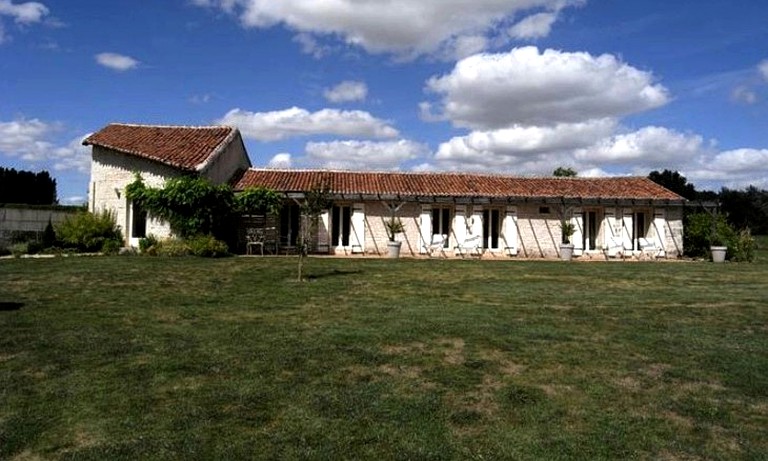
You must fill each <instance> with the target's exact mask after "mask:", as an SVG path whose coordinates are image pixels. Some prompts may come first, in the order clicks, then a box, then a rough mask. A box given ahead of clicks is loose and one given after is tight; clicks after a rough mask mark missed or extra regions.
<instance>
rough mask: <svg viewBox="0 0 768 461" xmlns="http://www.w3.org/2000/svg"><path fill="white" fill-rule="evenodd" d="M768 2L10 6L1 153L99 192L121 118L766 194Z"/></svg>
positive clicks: (338, 155) (465, 167) (1, 39)
mask: <svg viewBox="0 0 768 461" xmlns="http://www.w3.org/2000/svg"><path fill="white" fill-rule="evenodd" d="M766 18H768V2H763V1H758V0H728V1H725V0H710V1H705V2H694V1H687V0H679V1H672V2H670V1H668V0H665V1H662V0H659V1H656V0H644V1H622V2H617V1H615V0H418V1H417V0H387V1H384V0H333V1H330V0H327V1H326V0H282V1H279V2H278V1H274V0H175V1H174V0H164V1H152V2H149V1H147V2H135V1H127V0H115V1H109V2H105V1H102V0H77V1H71V0H70V1H65V0H51V1H46V0H43V1H41V2H26V1H21V0H0V165H1V166H4V167H14V168H21V169H26V170H33V171H38V170H41V169H46V170H48V171H50V172H51V173H52V174H53V175H54V177H55V178H56V179H57V182H58V188H59V198H60V200H61V201H62V202H83V201H85V200H86V193H87V190H88V186H87V184H88V180H89V171H90V156H89V151H88V149H86V148H84V147H82V146H81V145H80V143H81V140H82V139H83V137H84V136H86V135H88V134H89V133H92V132H94V131H96V130H98V129H100V128H101V127H103V126H105V125H106V124H108V123H111V122H125V123H143V124H170V125H207V124H222V123H223V124H234V125H236V126H238V127H239V128H240V130H241V132H242V133H243V136H244V138H245V142H246V146H247V148H248V152H249V154H250V156H251V161H252V162H253V164H254V166H257V167H265V166H273V167H291V168H334V169H370V170H380V171H382V170H401V171H485V172H493V173H505V174H516V175H547V174H550V173H551V172H552V171H553V170H554V169H555V168H556V167H558V166H570V167H573V168H574V169H576V170H577V171H579V173H580V175H582V176H601V175H626V174H634V175H647V174H648V172H650V171H651V170H654V169H656V170H661V169H665V168H666V169H672V170H679V171H680V172H681V173H683V174H684V175H685V176H686V177H687V178H688V179H689V180H690V181H692V182H693V183H694V184H696V186H697V187H698V188H700V189H701V188H712V189H719V188H720V187H722V186H726V187H744V186H747V185H750V184H751V185H755V186H758V187H763V188H768V130H767V129H766V127H767V126H768V123H766V122H768V46H766V43H768V21H766Z"/></svg>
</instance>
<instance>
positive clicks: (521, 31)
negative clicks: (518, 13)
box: [508, 12, 557, 40]
mask: <svg viewBox="0 0 768 461" xmlns="http://www.w3.org/2000/svg"><path fill="white" fill-rule="evenodd" d="M556 20H557V13H553V12H547V13H537V14H533V15H531V16H528V17H527V18H525V19H523V20H521V21H520V22H518V23H517V24H515V25H514V26H512V27H510V29H509V31H508V32H509V35H510V36H511V37H512V38H516V39H522V40H526V39H535V38H542V37H546V36H547V35H549V32H550V31H551V30H552V25H553V24H554V23H555V21H556Z"/></svg>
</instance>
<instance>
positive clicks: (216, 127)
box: [108, 122, 237, 130]
mask: <svg viewBox="0 0 768 461" xmlns="http://www.w3.org/2000/svg"><path fill="white" fill-rule="evenodd" d="M108 125H117V126H128V127H135V128H172V129H178V128H186V129H193V130H206V129H207V130H220V129H222V128H227V129H229V130H237V127H235V126H233V125H162V124H152V123H150V124H146V123H124V122H112V123H109V124H108Z"/></svg>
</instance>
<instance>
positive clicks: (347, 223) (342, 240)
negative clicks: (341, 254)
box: [331, 205, 352, 249]
mask: <svg viewBox="0 0 768 461" xmlns="http://www.w3.org/2000/svg"><path fill="white" fill-rule="evenodd" d="M351 234H352V207H351V206H339V205H334V207H333V210H332V212H331V246H332V247H336V248H338V249H344V248H348V247H349V246H350V235H351Z"/></svg>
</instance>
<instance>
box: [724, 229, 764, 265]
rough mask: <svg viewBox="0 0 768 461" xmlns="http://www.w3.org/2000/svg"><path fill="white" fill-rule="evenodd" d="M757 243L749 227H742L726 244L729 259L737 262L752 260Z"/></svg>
mask: <svg viewBox="0 0 768 461" xmlns="http://www.w3.org/2000/svg"><path fill="white" fill-rule="evenodd" d="M756 247H757V243H756V242H755V238H754V237H752V233H751V232H750V231H749V229H742V230H741V231H740V232H739V233H738V235H736V236H735V238H734V239H733V241H732V242H730V243H729V244H728V253H729V254H730V255H731V260H733V261H738V262H752V261H754V260H755V249H756Z"/></svg>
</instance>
